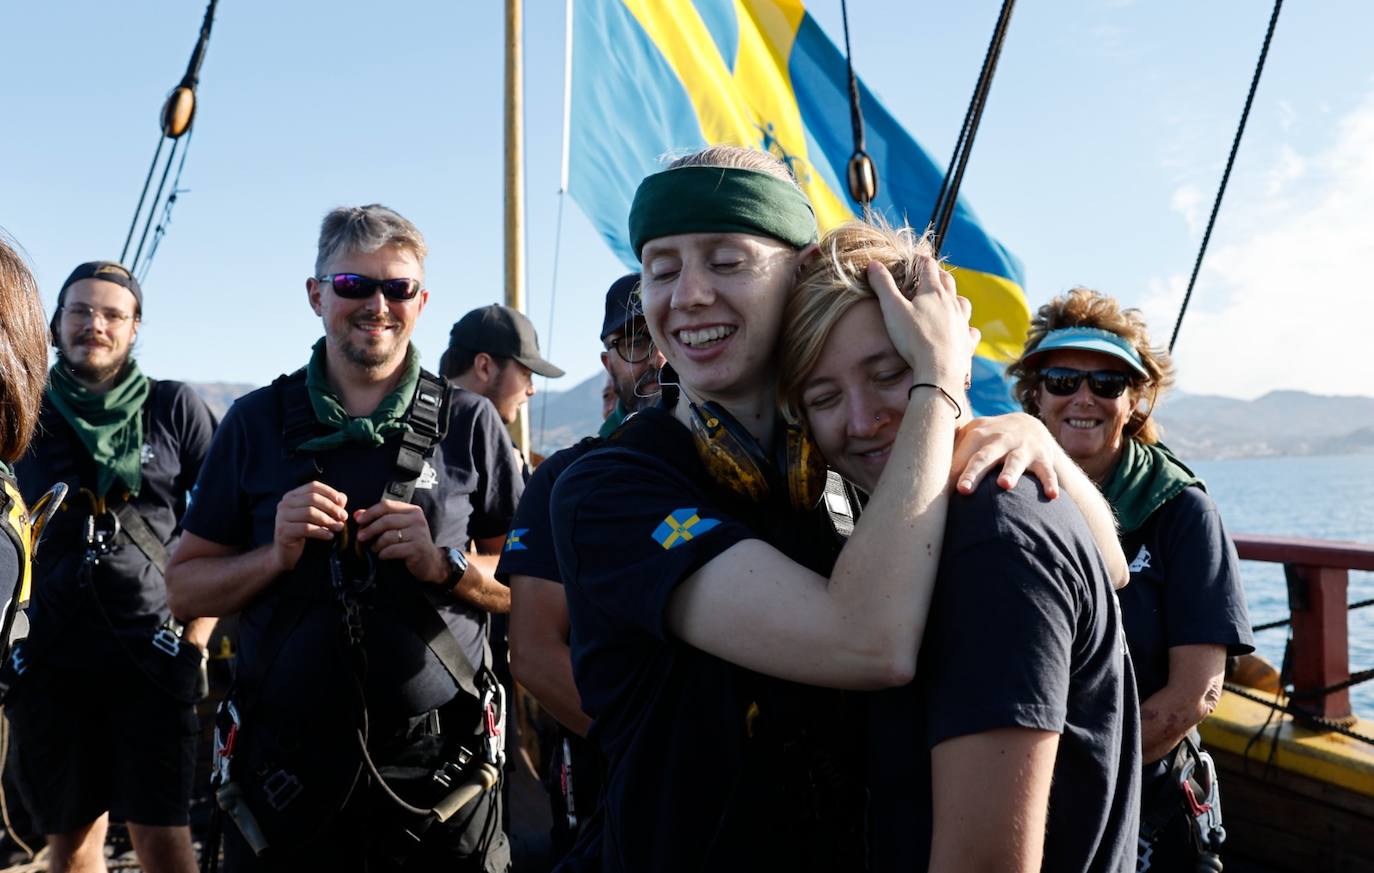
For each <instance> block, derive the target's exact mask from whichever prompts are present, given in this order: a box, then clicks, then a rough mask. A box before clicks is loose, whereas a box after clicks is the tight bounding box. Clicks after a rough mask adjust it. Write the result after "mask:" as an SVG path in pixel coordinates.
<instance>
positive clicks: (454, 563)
mask: <svg viewBox="0 0 1374 873" xmlns="http://www.w3.org/2000/svg"><path fill="white" fill-rule="evenodd" d="M444 560H445V561H447V562H448V575H447V576H445V577H444V587H445V588H453V587H455V586H456V585H457V584H458V580H460V579H462V578H463V574H464V573H466V572H467V571H468V556H467V552H464V551H463V550H462V549H455V548H453V547H452V546H450V547H449V548H446V549H444Z"/></svg>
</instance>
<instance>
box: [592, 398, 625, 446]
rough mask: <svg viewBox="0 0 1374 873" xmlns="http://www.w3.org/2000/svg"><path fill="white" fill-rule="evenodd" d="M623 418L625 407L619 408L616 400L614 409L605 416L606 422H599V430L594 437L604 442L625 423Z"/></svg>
mask: <svg viewBox="0 0 1374 873" xmlns="http://www.w3.org/2000/svg"><path fill="white" fill-rule="evenodd" d="M625 417H626V416H625V407H623V406H621V405H620V401H619V400H617V401H616V402H615V409H612V410H611V414H610V415H608V416H606V420H605V421H603V422H601V430H599V431H597V432H596V435H597V436H599V437H601V438H602V439H603V440H604V439H605V438H606V437H608V436H610V435H611V434H613V433H615V429H616V428H618V427H620V425H621V424H623V423H624V422H625Z"/></svg>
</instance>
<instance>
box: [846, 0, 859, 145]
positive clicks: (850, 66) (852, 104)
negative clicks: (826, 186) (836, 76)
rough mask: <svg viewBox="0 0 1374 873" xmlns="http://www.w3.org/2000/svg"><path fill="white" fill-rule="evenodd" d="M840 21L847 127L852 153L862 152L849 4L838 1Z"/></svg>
mask: <svg viewBox="0 0 1374 873" xmlns="http://www.w3.org/2000/svg"><path fill="white" fill-rule="evenodd" d="M840 20H841V21H842V22H843V23H844V65H845V69H846V70H847V71H848V73H849V125H850V127H851V128H852V129H853V132H854V153H855V154H862V153H863V152H864V115H863V110H861V109H860V108H859V80H858V78H857V77H855V75H854V59H853V56H852V55H851V54H850V50H849V3H848V0H840Z"/></svg>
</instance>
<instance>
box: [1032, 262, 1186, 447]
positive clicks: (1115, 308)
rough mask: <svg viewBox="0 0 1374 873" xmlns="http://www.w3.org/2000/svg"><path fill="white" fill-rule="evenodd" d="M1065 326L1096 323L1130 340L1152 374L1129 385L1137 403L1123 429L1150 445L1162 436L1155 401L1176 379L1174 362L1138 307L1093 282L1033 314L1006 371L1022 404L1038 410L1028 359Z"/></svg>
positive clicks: (1036, 382)
mask: <svg viewBox="0 0 1374 873" xmlns="http://www.w3.org/2000/svg"><path fill="white" fill-rule="evenodd" d="M1065 327H1093V328H1097V329H1099V330H1106V331H1110V332H1112V333H1114V334H1116V335H1117V336H1119V337H1122V338H1123V339H1125V340H1126V341H1127V342H1129V343H1130V344H1131V345H1132V346H1133V347H1134V348H1135V350H1136V352H1137V353H1138V354H1139V355H1140V362H1141V364H1143V365H1144V367H1145V370H1146V372H1148V373H1149V376H1148V377H1146V378H1142V379H1140V380H1139V381H1138V382H1136V383H1134V384H1133V385H1132V387H1131V389H1130V391H1131V400H1132V402H1133V404H1134V407H1135V408H1134V409H1132V410H1131V417H1130V419H1129V420H1128V421H1127V422H1126V427H1125V428H1124V433H1125V434H1126V435H1127V436H1129V437H1130V438H1131V439H1134V440H1137V441H1139V442H1141V443H1145V444H1146V445H1152V444H1154V443H1157V442H1159V435H1160V429H1159V424H1158V422H1156V421H1155V420H1154V418H1153V417H1152V415H1153V413H1154V409H1155V404H1157V403H1158V402H1159V398H1160V395H1162V394H1163V393H1164V392H1165V391H1166V390H1167V389H1168V388H1169V387H1170V386H1172V385H1173V384H1174V363H1173V360H1172V359H1171V358H1170V357H1169V353H1168V352H1167V351H1166V350H1164V349H1162V348H1153V347H1151V345H1150V331H1149V328H1148V327H1146V325H1145V317H1144V316H1143V315H1142V314H1141V312H1140V310H1139V309H1122V308H1121V304H1120V302H1118V301H1117V299H1116V298H1115V297H1111V296H1109V295H1107V294H1103V293H1102V292H1100V291H1094V290H1092V289H1091V288H1073V289H1071V290H1070V291H1069V292H1068V293H1067V294H1062V295H1060V296H1059V297H1056V298H1054V299H1053V300H1051V301H1050V302H1049V303H1046V304H1045V305H1044V306H1042V307H1040V309H1039V311H1037V312H1036V313H1035V318H1033V319H1031V326H1030V333H1029V334H1028V335H1027V336H1026V346H1025V350H1024V351H1023V352H1022V353H1021V357H1020V358H1019V359H1018V360H1016V361H1014V362H1012V364H1011V365H1010V366H1009V367H1007V375H1008V376H1010V377H1011V378H1012V379H1013V380H1015V384H1014V385H1013V386H1012V393H1013V395H1015V397H1016V399H1017V400H1019V401H1020V402H1021V407H1022V408H1023V409H1025V410H1026V412H1029V413H1030V414H1031V415H1034V416H1036V417H1039V415H1040V371H1039V369H1038V368H1036V367H1033V366H1029V365H1028V363H1027V361H1028V359H1029V358H1031V357H1033V356H1034V354H1035V349H1036V347H1037V346H1039V345H1040V342H1041V341H1042V340H1043V339H1044V338H1045V335H1046V334H1048V333H1049V332H1050V331H1054V330H1059V329H1061V328H1065ZM1147 395H1148V396H1149V398H1150V402H1149V405H1148V406H1146V407H1145V408H1143V409H1142V408H1141V405H1140V401H1141V399H1142V398H1144V397H1146V396H1147Z"/></svg>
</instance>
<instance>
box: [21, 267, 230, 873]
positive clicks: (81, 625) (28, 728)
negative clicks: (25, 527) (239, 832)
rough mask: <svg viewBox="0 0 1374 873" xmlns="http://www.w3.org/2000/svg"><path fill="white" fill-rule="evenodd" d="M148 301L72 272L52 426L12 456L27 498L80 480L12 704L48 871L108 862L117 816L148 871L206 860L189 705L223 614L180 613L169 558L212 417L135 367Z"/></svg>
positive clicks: (40, 586)
mask: <svg viewBox="0 0 1374 873" xmlns="http://www.w3.org/2000/svg"><path fill="white" fill-rule="evenodd" d="M142 312H143V291H142V289H141V288H140V287H139V284H138V280H137V279H135V278H134V276H133V275H131V274H130V273H129V271H128V270H127V269H126V268H125V267H123V266H122V265H120V264H117V263H113V262H111V261H91V262H88V263H85V264H82V265H80V266H79V267H77V268H76V269H75V270H73V271H72V274H71V275H70V276H69V277H67V281H66V282H64V283H63V285H62V289H61V291H60V292H59V293H58V296H57V309H56V311H55V312H54V313H53V318H52V323H51V328H52V343H53V346H54V347H55V348H56V349H57V362H56V363H55V364H54V365H53V367H52V370H51V372H50V374H49V381H48V388H47V391H46V393H45V394H44V397H43V408H42V413H41V418H40V427H39V429H38V432H37V434H36V438H35V439H34V441H33V444H32V445H31V447H30V450H29V453H28V454H27V455H26V456H25V457H24V458H23V459H22V460H21V461H20V462H19V464H18V467H17V472H18V476H19V481H20V482H22V483H23V493H24V496H25V498H26V499H29V500H33V499H36V498H37V497H38V495H40V494H42V493H43V492H44V491H45V490H46V489H47V488H48V487H49V486H51V485H52V484H53V483H54V482H59V481H61V482H65V483H66V484H67V487H68V491H67V499H66V501H65V502H64V504H63V505H62V509H63V510H64V511H61V512H58V513H57V514H56V515H54V516H53V518H52V520H51V522H50V523H49V524H48V526H47V529H46V534H47V540H46V543H47V548H45V549H44V550H43V553H44V560H43V561H42V562H41V563H37V564H35V565H34V572H35V574H36V578H35V580H34V584H33V598H32V601H31V603H30V606H29V610H28V616H29V622H30V631H29V636H28V638H27V639H26V640H25V641H24V642H23V643H22V644H21V645H20V646H19V647H18V648H16V650H15V654H14V658H13V660H12V663H11V666H12V669H13V671H14V672H15V673H17V674H18V676H17V681H16V684H15V686H14V688H13V690H12V691H11V692H10V695H9V699H8V701H7V702H8V704H9V705H8V707H7V709H8V715H9V717H10V721H11V723H12V724H13V726H14V731H15V746H16V751H17V753H18V757H17V760H18V767H19V775H20V785H21V789H22V791H23V794H24V797H25V801H26V803H27V805H28V807H29V809H30V811H31V812H32V813H33V815H34V817H35V819H36V821H37V824H38V825H39V826H40V827H41V828H42V830H43V832H44V833H45V834H47V840H48V846H49V848H50V851H51V852H52V865H53V869H54V870H81V871H86V870H94V871H98V870H103V869H104V868H105V853H104V844H105V832H106V828H107V826H108V824H109V819H110V817H111V816H112V815H113V817H114V818H116V819H122V820H123V821H125V822H126V823H127V824H128V828H129V836H130V838H131V839H132V841H133V845H134V850H135V851H136V852H137V854H138V860H139V865H140V866H141V867H143V869H145V870H157V871H191V870H194V869H195V857H194V854H193V852H192V849H191V832H190V828H189V827H188V813H189V811H190V801H191V782H192V776H193V774H194V770H195V744H196V732H197V721H196V714H195V710H194V703H195V702H196V701H197V700H198V699H199V698H200V697H201V696H202V695H203V694H204V687H203V684H202V682H201V675H202V674H201V668H202V664H203V659H204V649H203V646H204V645H205V642H206V640H207V639H208V637H209V634H210V628H211V626H212V625H213V623H214V619H213V618H205V619H197V620H195V621H193V622H191V623H190V624H188V625H187V626H185V627H184V628H183V627H182V625H180V624H179V623H177V622H176V621H175V620H174V619H173V617H172V615H171V613H170V611H169V610H168V608H167V592H166V587H165V582H164V579H163V572H164V569H165V567H166V563H167V552H168V550H169V549H170V548H172V546H173V545H174V543H175V540H176V539H177V534H178V531H179V528H180V525H181V519H182V515H183V513H184V512H185V510H186V494H187V492H188V491H190V490H191V486H192V485H193V484H194V483H195V480H196V476H197V475H198V474H199V472H200V468H201V464H202V461H204V459H205V456H206V453H207V451H208V449H209V445H210V437H211V434H212V432H213V431H214V428H215V421H214V417H213V416H212V415H211V413H210V410H209V409H208V408H207V407H206V406H205V403H204V402H203V401H202V400H201V399H200V398H199V397H198V396H197V395H196V394H195V393H194V392H193V391H192V390H191V389H190V388H189V387H188V386H186V385H184V384H182V383H180V382H172V381H154V380H152V379H149V378H148V377H147V376H144V375H143V373H142V372H141V371H140V370H139V367H138V364H137V362H136V361H134V359H133V357H132V356H131V350H132V348H133V344H134V340H135V339H136V338H137V336H138V330H139V327H140V325H141V323H142V322H141V318H142Z"/></svg>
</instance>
